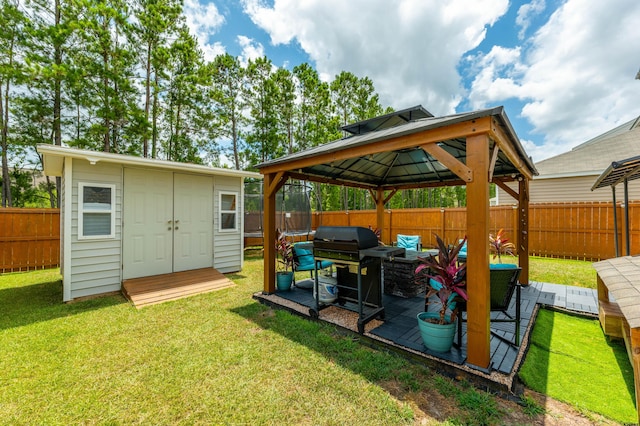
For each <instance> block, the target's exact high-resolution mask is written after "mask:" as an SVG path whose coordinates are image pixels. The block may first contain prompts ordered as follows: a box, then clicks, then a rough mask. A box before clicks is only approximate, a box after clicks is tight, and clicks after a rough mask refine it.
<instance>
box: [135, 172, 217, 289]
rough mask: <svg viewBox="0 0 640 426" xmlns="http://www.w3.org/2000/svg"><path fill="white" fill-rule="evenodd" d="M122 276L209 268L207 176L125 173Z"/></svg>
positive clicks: (210, 202)
mask: <svg viewBox="0 0 640 426" xmlns="http://www.w3.org/2000/svg"><path fill="white" fill-rule="evenodd" d="M123 210H124V212H123V214H124V228H123V237H124V242H123V278H124V279H129V278H138V277H145V276H150V275H160V274H168V273H171V272H178V271H186V270H190V269H198V268H206V267H212V266H213V247H212V246H213V241H212V236H213V181H212V179H211V178H210V177H206V176H194V175H186V174H179V173H176V174H174V173H171V172H159V171H150V170H137V169H125V172H124V206H123Z"/></svg>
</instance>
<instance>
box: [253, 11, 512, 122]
mask: <svg viewBox="0 0 640 426" xmlns="http://www.w3.org/2000/svg"><path fill="white" fill-rule="evenodd" d="M244 6H245V10H246V12H247V14H248V15H249V16H250V17H251V19H252V20H253V21H254V22H255V23H256V25H258V26H259V27H261V28H263V29H264V30H265V31H267V33H268V34H269V35H270V37H271V43H272V44H274V45H277V44H288V43H292V42H297V43H299V44H300V46H301V47H302V49H303V50H304V51H305V52H307V54H308V55H309V57H310V58H311V60H312V61H313V62H315V68H316V69H317V71H318V73H319V74H320V75H322V76H325V77H326V76H334V75H336V74H338V73H339V72H340V71H343V70H344V71H350V72H353V73H354V74H356V75H358V76H361V77H363V76H368V77H369V78H371V79H372V80H373V82H374V83H375V86H376V91H377V92H378V93H379V94H380V97H381V102H382V103H383V104H384V105H391V106H393V107H394V108H396V109H400V108H406V107H408V106H412V105H415V104H422V105H424V106H425V107H426V108H427V109H428V110H430V111H431V112H433V113H434V114H447V113H453V112H455V108H456V106H457V105H458V103H459V102H460V100H461V99H462V96H463V95H464V89H463V87H462V85H461V81H460V76H459V74H458V72H457V70H456V66H457V65H458V62H459V61H460V58H461V57H462V55H463V54H464V53H465V52H468V51H469V50H472V49H474V48H475V47H477V46H478V44H479V43H480V42H481V41H482V40H483V39H484V37H485V34H486V28H487V26H491V25H492V24H493V23H495V22H496V20H497V19H499V18H500V17H501V16H502V15H503V14H504V13H505V12H506V11H507V8H508V0H476V1H473V2H469V1H467V0H454V1H448V2H442V1H440V0H429V1H426V0H400V1H395V2H389V1H387V0H378V1H370V0H369V1H364V0H361V1H344V0H305V1H299V0H275V2H274V4H273V7H268V6H266V5H265V4H264V3H263V2H262V1H261V0H244Z"/></svg>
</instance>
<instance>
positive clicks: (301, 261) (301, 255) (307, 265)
mask: <svg viewBox="0 0 640 426" xmlns="http://www.w3.org/2000/svg"><path fill="white" fill-rule="evenodd" d="M293 249H294V250H295V252H296V256H297V257H298V265H297V266H296V271H312V270H313V269H315V267H316V265H315V262H314V258H313V252H312V251H311V250H308V249H306V248H302V247H297V246H295V245H294V246H293ZM331 265H333V262H329V261H328V260H321V261H320V263H319V264H318V268H319V269H325V268H328V267H329V266H331Z"/></svg>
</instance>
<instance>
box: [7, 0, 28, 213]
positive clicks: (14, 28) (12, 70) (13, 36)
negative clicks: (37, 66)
mask: <svg viewBox="0 0 640 426" xmlns="http://www.w3.org/2000/svg"><path fill="white" fill-rule="evenodd" d="M0 26H1V27H2V31H0V148H1V149H2V182H3V185H2V206H3V207H7V206H9V207H11V206H12V205H13V203H12V194H11V175H10V173H9V151H10V113H9V109H10V105H11V97H12V93H11V89H12V88H13V86H12V85H13V84H14V83H18V84H19V83H20V82H21V81H22V80H24V66H23V65H24V64H23V61H22V55H23V53H24V46H25V35H26V34H27V27H28V26H29V21H28V20H27V18H26V17H25V15H24V14H23V13H22V12H21V11H20V9H19V3H18V1H11V0H0Z"/></svg>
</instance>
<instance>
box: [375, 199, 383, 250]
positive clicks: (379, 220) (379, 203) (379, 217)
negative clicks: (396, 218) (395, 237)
mask: <svg viewBox="0 0 640 426" xmlns="http://www.w3.org/2000/svg"><path fill="white" fill-rule="evenodd" d="M375 200H376V227H377V228H378V229H379V230H380V237H379V238H380V241H384V237H383V236H384V190H383V189H382V188H378V189H377V190H376V197H375Z"/></svg>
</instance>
